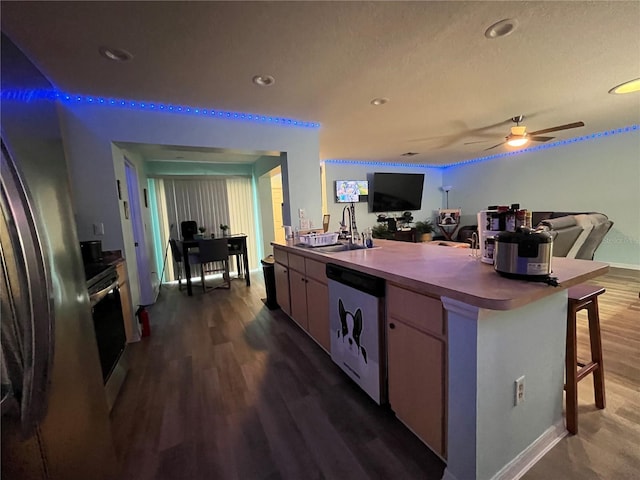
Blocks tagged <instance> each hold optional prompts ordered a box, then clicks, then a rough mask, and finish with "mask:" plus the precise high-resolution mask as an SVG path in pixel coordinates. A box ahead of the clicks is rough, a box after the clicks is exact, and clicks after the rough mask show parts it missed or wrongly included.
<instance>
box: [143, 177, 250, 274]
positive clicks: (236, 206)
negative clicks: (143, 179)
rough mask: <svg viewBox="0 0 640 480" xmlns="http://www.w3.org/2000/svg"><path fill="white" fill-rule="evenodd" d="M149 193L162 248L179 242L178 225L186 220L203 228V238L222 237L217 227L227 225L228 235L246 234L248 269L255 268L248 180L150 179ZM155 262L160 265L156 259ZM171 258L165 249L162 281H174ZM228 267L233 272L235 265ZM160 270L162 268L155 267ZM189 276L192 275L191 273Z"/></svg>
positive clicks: (231, 264) (160, 266) (232, 263)
mask: <svg viewBox="0 0 640 480" xmlns="http://www.w3.org/2000/svg"><path fill="white" fill-rule="evenodd" d="M150 183H152V185H153V187H152V190H153V192H154V197H155V200H156V202H155V203H156V205H155V207H156V208H155V210H156V214H157V219H158V221H157V229H156V233H157V235H158V238H159V241H160V245H162V246H166V245H167V243H168V241H169V239H170V238H173V239H176V240H180V239H181V237H182V233H181V231H180V224H181V222H183V221H186V220H195V221H196V223H197V224H198V227H205V228H206V229H207V230H206V232H205V235H211V234H212V233H213V234H214V235H215V236H216V237H221V236H222V231H221V230H220V224H226V225H229V232H230V233H231V234H234V233H244V234H246V235H247V250H248V260H249V268H250V269H252V268H256V265H257V263H258V259H257V252H256V245H257V242H256V229H255V218H254V205H253V193H252V187H251V185H252V184H251V178H249V177H223V178H211V177H208V178H206V179H201V178H196V179H194V178H166V177H165V178H153V179H151V181H150ZM156 258H157V260H158V262H159V263H160V262H163V263H164V251H163V256H162V260H161V259H160V256H156ZM173 267H174V262H173V256H172V254H171V251H170V249H169V253H168V255H167V260H166V265H164V271H165V273H164V277H163V279H164V281H172V280H175V279H176V275H175V273H176V272H174V268H173ZM229 267H230V268H232V271H235V268H236V262H234V261H231V262H230V263H229ZM158 268H159V270H158V271H162V269H163V265H159V267H158ZM192 274H193V275H195V273H194V272H193V271H192Z"/></svg>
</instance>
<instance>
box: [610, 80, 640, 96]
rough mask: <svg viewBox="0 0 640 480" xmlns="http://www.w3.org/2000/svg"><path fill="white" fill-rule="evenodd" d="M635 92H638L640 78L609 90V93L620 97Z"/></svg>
mask: <svg viewBox="0 0 640 480" xmlns="http://www.w3.org/2000/svg"><path fill="white" fill-rule="evenodd" d="M637 91H640V78H636V79H635V80H629V81H628V82H624V83H621V84H620V85H618V86H617V87H613V88H612V89H611V90H609V93H612V94H614V95H622V94H624V93H632V92H637Z"/></svg>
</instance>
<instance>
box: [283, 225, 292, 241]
mask: <svg viewBox="0 0 640 480" xmlns="http://www.w3.org/2000/svg"><path fill="white" fill-rule="evenodd" d="M284 238H286V239H287V240H289V239H290V238H293V230H291V225H284Z"/></svg>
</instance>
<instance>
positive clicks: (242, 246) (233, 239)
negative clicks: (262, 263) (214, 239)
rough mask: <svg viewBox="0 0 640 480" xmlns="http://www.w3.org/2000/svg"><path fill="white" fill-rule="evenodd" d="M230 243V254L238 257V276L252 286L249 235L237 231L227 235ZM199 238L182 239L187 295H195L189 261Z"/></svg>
mask: <svg viewBox="0 0 640 480" xmlns="http://www.w3.org/2000/svg"><path fill="white" fill-rule="evenodd" d="M224 238H226V239H227V243H228V245H229V256H235V257H236V268H237V270H238V277H240V278H241V277H243V276H244V279H245V282H246V284H247V287H249V286H251V278H250V277H249V256H248V255H247V236H246V235H245V234H244V233H236V234H232V235H225V236H224ZM198 240H199V239H195V238H194V239H188V240H182V258H183V259H184V275H185V277H186V280H187V295H189V296H192V295H193V289H192V287H191V265H190V262H189V251H190V250H191V249H193V248H198ZM202 240H206V239H204V238H203V239H202Z"/></svg>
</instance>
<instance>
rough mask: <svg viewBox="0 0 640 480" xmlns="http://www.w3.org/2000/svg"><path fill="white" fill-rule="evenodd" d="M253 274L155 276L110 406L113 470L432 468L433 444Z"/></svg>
mask: <svg viewBox="0 0 640 480" xmlns="http://www.w3.org/2000/svg"><path fill="white" fill-rule="evenodd" d="M259 274H261V272H255V274H254V275H252V282H251V287H248V288H247V287H246V286H245V284H244V282H243V281H241V280H234V281H232V288H231V291H228V290H214V291H211V292H207V293H204V294H203V293H201V291H200V290H199V288H197V286H196V288H194V296H193V297H187V296H186V294H185V292H184V291H182V292H180V291H178V289H177V286H168V285H164V286H163V288H162V290H161V294H160V298H159V301H158V302H157V303H156V304H155V305H154V306H153V307H151V308H150V319H151V328H152V331H151V336H150V337H148V338H146V339H143V340H142V341H141V342H139V343H137V344H132V345H129V346H128V349H129V352H128V354H130V358H131V370H130V373H129V375H128V377H127V380H126V382H125V384H124V387H123V390H122V392H121V394H120V397H119V399H118V402H117V404H116V406H115V408H114V410H113V412H112V426H113V428H112V429H113V434H114V441H115V442H116V445H117V450H118V454H119V458H120V459H121V462H122V465H123V476H122V478H124V479H167V480H169V479H171V480H177V479H242V480H245V479H279V478H286V479H324V478H326V479H346V478H349V479H371V478H380V479H387V478H389V479H390V478H394V479H395V478H397V479H412V478H415V479H439V478H441V476H442V472H443V469H444V463H443V462H442V461H441V460H440V459H439V458H438V457H437V456H436V455H435V454H433V453H432V452H431V451H430V450H429V449H428V448H426V447H425V446H424V445H423V444H422V443H421V442H420V441H419V440H418V439H417V438H416V437H415V436H414V435H413V434H412V433H411V432H409V431H408V430H407V429H406V427H404V426H403V425H402V424H401V423H400V422H399V421H398V420H397V419H396V418H395V417H394V416H393V414H392V413H391V412H390V411H389V410H388V409H384V408H380V407H379V406H377V405H376V404H375V403H374V402H373V401H372V400H370V399H369V397H368V396H367V395H366V394H364V393H363V392H361V391H360V390H359V389H358V388H357V387H355V386H354V385H353V384H352V383H351V381H350V380H349V379H348V378H347V377H346V376H345V375H344V374H343V373H342V371H341V370H340V369H339V368H338V367H337V366H335V365H334V364H333V362H332V361H331V358H330V357H329V355H327V354H326V353H325V352H324V350H322V349H321V348H320V347H319V346H318V345H317V344H315V343H314V342H313V341H312V340H311V339H310V338H309V337H307V335H306V334H305V333H304V332H302V331H301V330H300V328H299V327H298V326H297V325H296V324H294V323H293V322H292V321H291V320H290V319H289V318H288V317H286V316H285V315H284V314H283V313H282V312H281V311H280V310H273V311H269V310H268V309H267V308H266V306H265V305H264V304H263V302H262V301H261V298H264V296H265V290H264V283H263V282H262V279H261V278H259V277H260V276H259ZM254 279H255V281H254Z"/></svg>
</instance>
